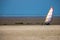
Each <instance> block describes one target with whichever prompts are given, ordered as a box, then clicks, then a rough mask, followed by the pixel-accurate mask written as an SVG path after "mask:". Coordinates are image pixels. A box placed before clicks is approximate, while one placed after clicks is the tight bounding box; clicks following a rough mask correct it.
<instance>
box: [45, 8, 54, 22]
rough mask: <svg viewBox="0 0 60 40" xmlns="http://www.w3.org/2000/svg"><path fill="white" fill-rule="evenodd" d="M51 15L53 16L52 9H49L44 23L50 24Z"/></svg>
mask: <svg viewBox="0 0 60 40" xmlns="http://www.w3.org/2000/svg"><path fill="white" fill-rule="evenodd" d="M52 15H53V8H52V7H51V8H50V10H49V12H48V14H47V16H46V19H45V23H49V22H51V20H52Z"/></svg>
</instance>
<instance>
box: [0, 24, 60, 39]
mask: <svg viewBox="0 0 60 40" xmlns="http://www.w3.org/2000/svg"><path fill="white" fill-rule="evenodd" d="M0 40H60V25H2V26H0Z"/></svg>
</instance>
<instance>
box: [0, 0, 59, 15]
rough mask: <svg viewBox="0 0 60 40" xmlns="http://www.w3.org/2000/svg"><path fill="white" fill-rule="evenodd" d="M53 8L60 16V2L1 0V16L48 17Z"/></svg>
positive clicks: (49, 0) (47, 0) (57, 0)
mask: <svg viewBox="0 0 60 40" xmlns="http://www.w3.org/2000/svg"><path fill="white" fill-rule="evenodd" d="M51 6H53V8H54V12H53V14H54V15H55V16H60V0H0V16H46V15H47V13H48V11H49V9H50V7H51Z"/></svg>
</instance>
